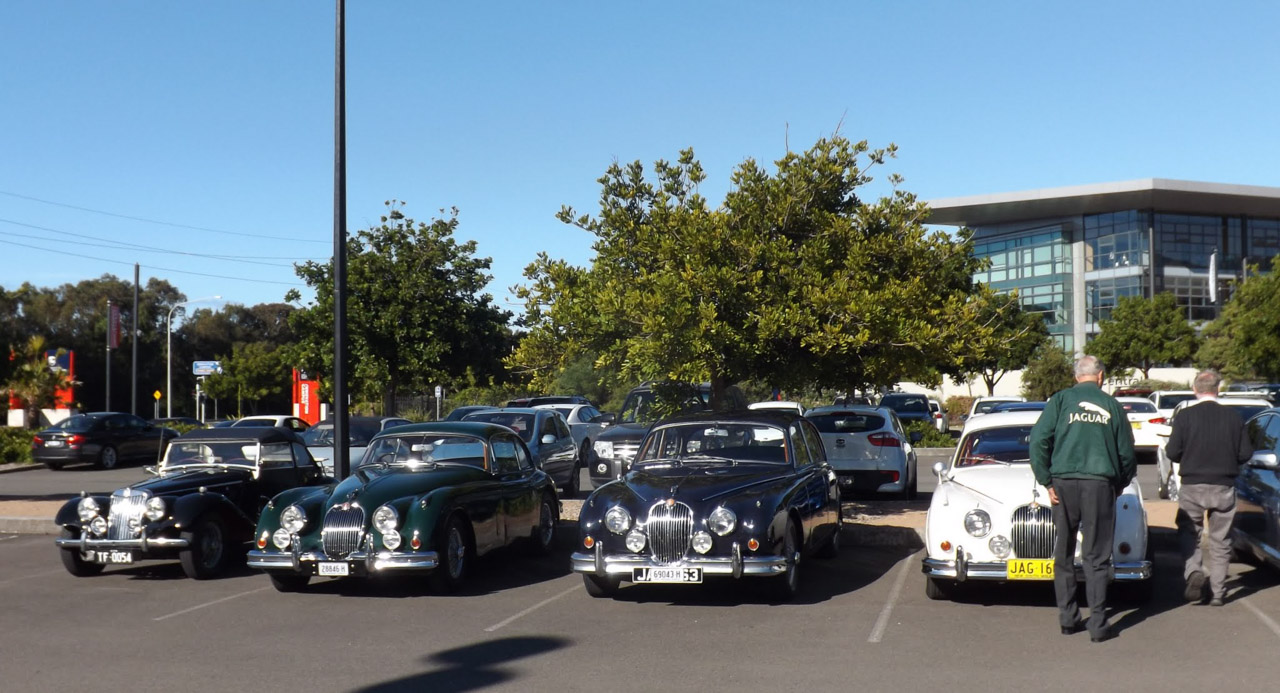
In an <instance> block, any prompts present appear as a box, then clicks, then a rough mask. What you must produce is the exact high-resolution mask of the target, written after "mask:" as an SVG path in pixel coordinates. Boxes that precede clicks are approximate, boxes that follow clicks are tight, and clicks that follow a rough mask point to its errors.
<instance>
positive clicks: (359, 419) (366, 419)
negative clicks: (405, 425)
mask: <svg viewBox="0 0 1280 693" xmlns="http://www.w3.org/2000/svg"><path fill="white" fill-rule="evenodd" d="M392 419H403V420H405V421H408V420H409V419H408V418H407V417H404V416H348V417H347V421H349V422H353V423H382V422H383V421H391V420H392ZM316 425H317V426H332V425H333V417H330V418H327V419H325V420H323V421H320V422H318V423H316Z"/></svg>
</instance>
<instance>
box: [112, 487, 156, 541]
mask: <svg viewBox="0 0 1280 693" xmlns="http://www.w3.org/2000/svg"><path fill="white" fill-rule="evenodd" d="M150 497H151V494H150V493H147V492H146V491H135V490H133V489H131V488H124V489H120V490H119V491H116V492H115V493H113V494H111V514H110V515H109V516H108V517H107V538H108V539H137V538H138V536H139V535H141V534H142V513H143V511H145V510H146V509H147V499H148V498H150Z"/></svg>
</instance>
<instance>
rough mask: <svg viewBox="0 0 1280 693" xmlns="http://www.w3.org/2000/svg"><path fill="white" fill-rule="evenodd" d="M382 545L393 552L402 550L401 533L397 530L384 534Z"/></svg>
mask: <svg viewBox="0 0 1280 693" xmlns="http://www.w3.org/2000/svg"><path fill="white" fill-rule="evenodd" d="M382 545H383V546H385V547H387V548H388V549H391V550H392V551H395V550H396V549H398V548H400V533H399V532H397V531H395V530H392V531H390V532H383V533H382Z"/></svg>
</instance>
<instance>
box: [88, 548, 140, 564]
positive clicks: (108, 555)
mask: <svg viewBox="0 0 1280 693" xmlns="http://www.w3.org/2000/svg"><path fill="white" fill-rule="evenodd" d="M93 562H94V563H110V564H122V565H127V564H130V563H133V552H132V551H94V552H93Z"/></svg>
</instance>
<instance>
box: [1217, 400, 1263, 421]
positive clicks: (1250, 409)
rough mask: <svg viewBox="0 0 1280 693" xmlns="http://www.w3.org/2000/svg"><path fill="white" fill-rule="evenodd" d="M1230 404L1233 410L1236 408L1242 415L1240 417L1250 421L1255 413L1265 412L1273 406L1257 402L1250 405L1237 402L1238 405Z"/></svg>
mask: <svg viewBox="0 0 1280 693" xmlns="http://www.w3.org/2000/svg"><path fill="white" fill-rule="evenodd" d="M1228 406H1230V407H1231V408H1232V409H1233V410H1235V411H1236V413H1238V414H1239V415H1240V418H1242V419H1244V420H1245V421H1248V420H1249V419H1252V418H1253V417H1254V415H1256V414H1259V413H1261V412H1264V411H1266V410H1268V409H1270V408H1271V407H1263V406H1260V405H1255V404H1250V405H1243V404H1236V405H1228Z"/></svg>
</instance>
